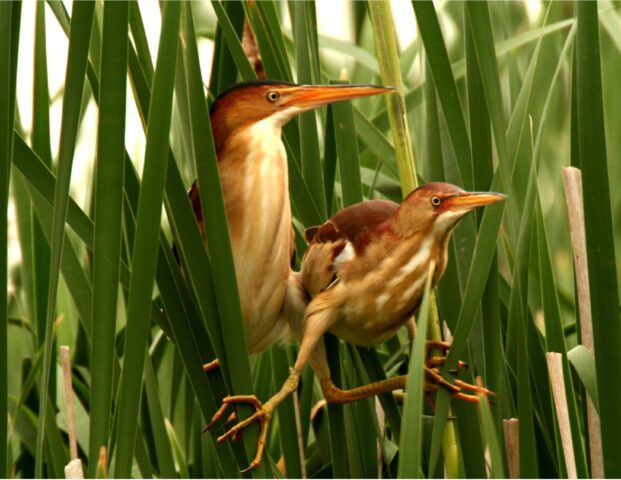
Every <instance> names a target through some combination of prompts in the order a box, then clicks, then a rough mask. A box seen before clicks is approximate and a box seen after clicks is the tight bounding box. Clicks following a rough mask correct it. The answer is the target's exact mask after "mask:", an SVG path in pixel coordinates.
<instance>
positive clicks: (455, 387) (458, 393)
mask: <svg viewBox="0 0 621 480" xmlns="http://www.w3.org/2000/svg"><path fill="white" fill-rule="evenodd" d="M425 345H426V347H427V350H430V349H439V350H448V349H449V348H450V347H451V344H450V343H448V342H443V341H439V340H431V341H428V342H427V343H426V344H425ZM445 363H446V357H445V356H442V357H441V356H432V357H427V359H426V360H425V372H426V374H427V381H426V386H425V390H427V391H428V392H435V391H436V390H437V388H438V385H440V386H442V387H444V388H446V389H447V390H449V391H450V392H451V393H452V395H453V397H454V398H456V399H458V400H463V401H466V402H471V403H478V402H479V395H484V396H486V397H491V396H494V395H496V394H495V393H494V392H492V391H491V390H488V389H487V388H485V387H483V386H482V385H473V384H471V383H467V382H464V381H463V380H459V379H455V380H454V381H453V382H452V383H451V382H448V381H447V380H445V379H444V377H443V376H442V375H440V370H439V367H442V366H443V365H444V364H445ZM466 368H468V364H467V363H466V362H462V361H461V360H458V361H457V368H456V369H454V370H453V371H451V373H454V374H457V373H458V372H459V370H462V369H466ZM462 390H466V391H468V392H472V393H463V392H462Z"/></svg>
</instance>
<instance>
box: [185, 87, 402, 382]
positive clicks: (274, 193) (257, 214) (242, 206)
mask: <svg viewBox="0 0 621 480" xmlns="http://www.w3.org/2000/svg"><path fill="white" fill-rule="evenodd" d="M391 90H392V89H391V88H387V87H380V86H373V85H297V84H294V83H288V82H282V81H271V80H259V81H250V82H244V83H240V84H237V85H235V86H233V87H232V88H230V89H229V90H227V91H226V92H224V93H222V94H221V95H220V96H219V97H218V98H217V99H216V101H215V102H214V104H213V105H212V108H211V112H210V118H211V126H212V129H213V136H214V142H215V147H216V154H217V158H218V171H219V174H220V181H221V183H222V192H223V195H224V204H225V208H226V214H227V220H228V227H229V231H230V235H231V244H232V249H233V257H234V262H235V273H236V277H237V285H238V289H239V296H240V301H241V307H242V313H243V317H244V323H245V332H246V339H247V342H248V350H249V351H250V352H251V353H256V352H261V351H263V350H265V349H266V348H268V347H270V346H271V345H273V344H274V343H276V342H277V341H279V340H281V339H283V338H286V337H287V336H288V334H289V332H290V331H291V326H290V324H291V322H294V323H299V322H300V318H301V316H302V315H303V313H304V309H305V307H306V298H307V297H306V295H305V293H304V291H303V288H302V286H301V284H300V282H299V280H298V277H297V276H296V275H292V270H291V266H290V265H291V259H292V257H293V255H294V242H293V230H292V224H291V207H290V204H289V191H288V188H289V187H288V168H287V155H286V153H285V146H284V144H283V143H282V140H281V130H282V127H283V125H285V124H286V123H287V122H288V121H289V120H291V119H292V118H293V117H295V116H296V115H299V114H300V113H303V112H306V111H309V110H311V109H313V108H317V107H319V106H321V105H325V104H328V103H333V102H337V101H341V100H348V99H353V98H358V97H367V96H370V95H377V94H380V93H386V92H389V91H391ZM189 195H190V200H191V202H192V206H193V208H194V211H195V214H196V217H197V220H198V221H199V224H201V225H202V218H203V216H202V211H201V206H200V200H199V192H198V184H197V183H196V182H195V183H194V184H193V185H192V188H191V190H190V193H189ZM203 234H204V230H203ZM296 317H299V318H297V319H295V318H296ZM213 364H214V363H213V362H212V365H213ZM208 365H209V364H208ZM205 369H206V370H207V369H209V367H207V366H206V368H205Z"/></svg>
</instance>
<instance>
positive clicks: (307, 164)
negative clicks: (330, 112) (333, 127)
mask: <svg viewBox="0 0 621 480" xmlns="http://www.w3.org/2000/svg"><path fill="white" fill-rule="evenodd" d="M289 8H290V9H291V10H292V14H293V26H294V28H293V34H294V35H293V40H294V45H295V52H296V61H297V81H298V83H302V84H306V85H313V84H317V83H319V65H317V59H318V58H319V51H318V47H317V43H316V42H315V41H313V40H315V38H314V35H312V32H313V31H316V30H317V25H313V24H312V20H313V19H314V18H315V16H316V14H315V6H314V4H313V3H312V2H289ZM335 111H336V110H335ZM298 125H299V135H300V137H299V138H300V162H301V163H300V164H301V166H302V175H303V176H304V179H305V180H306V183H307V185H308V188H309V189H310V192H311V194H312V195H313V199H314V201H315V204H316V205H317V207H318V208H319V211H320V213H321V214H322V216H324V217H325V216H326V213H327V209H326V195H325V190H324V188H323V171H322V167H321V159H320V158H319V138H318V135H317V121H316V112H315V111H309V112H306V113H303V114H301V115H300V116H299V117H298ZM337 139H338V137H337Z"/></svg>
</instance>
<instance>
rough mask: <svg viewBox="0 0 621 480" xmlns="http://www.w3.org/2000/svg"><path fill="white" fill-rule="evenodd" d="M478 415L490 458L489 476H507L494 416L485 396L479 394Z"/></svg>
mask: <svg viewBox="0 0 621 480" xmlns="http://www.w3.org/2000/svg"><path fill="white" fill-rule="evenodd" d="M479 415H480V421H481V427H482V428H481V431H482V433H483V436H484V437H485V440H486V442H485V443H486V445H487V448H488V449H489V456H490V460H491V468H490V470H491V478H507V475H506V474H505V467H504V461H503V455H502V449H501V445H500V442H499V440H498V431H497V430H496V426H495V424H494V423H495V422H494V417H493V416H492V412H490V408H489V403H488V400H487V397H485V396H483V395H480V396H479Z"/></svg>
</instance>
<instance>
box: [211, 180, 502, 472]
mask: <svg viewBox="0 0 621 480" xmlns="http://www.w3.org/2000/svg"><path fill="white" fill-rule="evenodd" d="M504 198H505V195H502V194H498V193H487V192H485V193H483V192H465V191H463V190H462V189H460V188H458V187H455V186H453V185H450V184H447V183H430V184H427V185H424V186H422V187H420V188H418V189H416V190H414V191H413V192H412V193H411V194H410V195H409V196H408V197H407V198H406V199H405V200H404V201H403V202H402V203H401V205H398V204H396V203H393V202H389V201H385V200H370V201H366V202H361V203H358V204H356V205H352V206H350V207H348V208H345V209H344V210H342V211H340V212H338V213H337V214H336V215H334V216H333V217H332V218H330V219H329V220H328V221H327V222H326V223H324V224H323V225H321V226H318V227H313V228H310V229H307V231H306V237H307V240H308V241H309V247H308V249H307V251H306V253H305V255H304V258H303V260H302V266H301V271H300V276H301V281H302V284H303V286H304V288H305V290H306V291H307V292H308V293H309V294H310V295H311V296H312V300H311V301H310V303H309V305H308V307H307V308H306V311H305V314H304V318H303V323H302V325H300V326H299V328H300V331H301V332H302V338H301V345H300V351H299V353H298V356H297V359H296V361H295V365H294V366H293V369H292V372H291V375H290V376H289V378H288V379H287V380H286V382H285V383H284V385H283V386H282V388H281V390H280V391H279V392H278V393H277V394H276V395H274V396H273V397H272V398H270V399H269V400H268V401H267V402H266V403H265V404H261V403H260V402H259V401H258V400H257V399H256V398H255V397H254V396H249V395H243V396H242V395H240V396H232V397H227V398H225V399H224V400H223V405H222V407H221V408H220V410H218V412H217V413H216V415H214V418H213V420H212V424H213V422H214V421H216V420H217V419H218V418H220V417H221V416H222V415H223V413H224V411H225V409H226V408H227V406H228V405H230V404H232V403H236V402H245V403H250V404H252V405H253V406H254V408H255V410H256V411H255V413H254V414H253V415H252V416H250V417H248V418H247V419H245V420H243V421H240V422H239V423H238V424H237V425H235V426H234V427H233V428H232V429H230V430H229V431H228V432H227V433H225V434H224V435H222V436H221V437H220V438H219V440H220V441H222V440H224V439H226V438H228V437H232V438H233V439H235V438H238V437H239V436H240V434H241V432H242V430H243V429H244V428H245V427H246V426H248V425H249V424H250V423H252V422H254V421H257V422H259V423H260V429H261V430H260V436H259V443H258V446H257V454H256V457H255V458H254V460H253V461H252V462H251V463H250V466H249V468H252V467H255V466H256V465H258V464H259V462H260V461H261V456H262V453H263V448H264V445H265V441H266V437H267V427H268V424H269V421H270V418H271V416H272V414H273V412H274V409H275V408H276V407H277V406H278V404H279V403H280V402H281V401H282V400H283V399H285V398H286V397H287V396H288V395H290V394H291V393H292V392H293V391H295V390H296V388H297V386H298V380H299V376H300V372H301V371H302V368H303V367H304V365H305V364H306V362H310V364H311V366H312V368H313V370H314V372H315V374H316V375H317V376H318V379H319V382H320V384H321V387H322V390H323V394H324V397H325V398H326V401H327V402H332V403H346V402H351V401H354V400H358V399H361V398H366V397H369V396H372V395H377V394H380V393H384V392H388V391H392V390H395V389H398V388H403V387H404V386H405V383H406V377H407V376H405V375H403V376H400V377H397V378H390V379H388V380H385V381H383V382H377V383H373V384H370V385H365V386H363V387H359V388H355V389H352V390H347V391H344V390H340V389H338V388H337V387H336V386H335V385H334V384H333V383H332V380H331V379H330V370H329V368H328V362H327V357H326V352H325V346H324V343H323V342H322V341H321V340H322V338H323V336H324V334H325V333H326V332H331V333H333V334H335V335H337V336H338V337H340V338H341V339H343V340H345V341H347V342H351V343H354V344H357V345H363V346H374V345H377V344H379V343H382V342H384V341H386V340H388V339H389V338H390V337H391V336H392V335H394V334H395V332H396V331H397V330H398V329H399V328H400V327H401V326H402V325H403V324H404V323H405V322H406V321H407V320H408V319H409V318H410V317H411V316H412V315H413V314H414V312H415V311H416V309H417V308H418V306H419V304H420V302H421V297H422V295H423V290H424V288H425V282H426V280H427V278H428V276H429V272H430V270H431V269H433V271H432V287H434V286H435V285H436V284H437V283H438V281H439V280H440V278H441V277H442V274H443V273H444V270H445V269H446V262H447V248H448V242H449V238H450V236H451V233H452V231H453V229H454V228H455V227H456V226H457V224H458V223H459V221H460V220H461V219H462V218H463V217H464V216H465V215H466V214H467V213H468V212H471V211H472V210H474V209H476V208H479V207H482V206H485V205H489V204H491V203H495V202H498V201H500V200H503V199H504ZM430 267H431V269H430ZM441 346H442V347H444V348H446V347H447V346H448V345H442V344H441ZM435 365H436V366H437V363H436V364H435ZM427 373H428V374H429V375H431V376H432V377H433V378H431V379H429V382H428V384H427V387H428V388H429V389H435V388H437V385H438V384H440V385H444V386H445V387H447V388H449V389H450V390H451V391H452V393H453V396H454V397H456V398H459V399H462V400H467V401H473V402H476V401H478V397H477V396H476V395H472V394H468V393H464V392H463V391H462V390H470V391H473V392H476V393H483V394H490V393H491V392H489V391H488V390H486V389H484V388H483V387H476V386H474V385H470V384H467V383H465V382H462V381H459V380H455V382H454V383H448V382H446V381H445V380H444V379H443V378H442V377H441V376H440V375H439V374H437V373H435V372H434V369H433V368H430V367H429V364H428V368H427Z"/></svg>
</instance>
